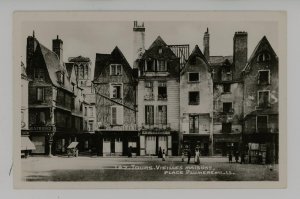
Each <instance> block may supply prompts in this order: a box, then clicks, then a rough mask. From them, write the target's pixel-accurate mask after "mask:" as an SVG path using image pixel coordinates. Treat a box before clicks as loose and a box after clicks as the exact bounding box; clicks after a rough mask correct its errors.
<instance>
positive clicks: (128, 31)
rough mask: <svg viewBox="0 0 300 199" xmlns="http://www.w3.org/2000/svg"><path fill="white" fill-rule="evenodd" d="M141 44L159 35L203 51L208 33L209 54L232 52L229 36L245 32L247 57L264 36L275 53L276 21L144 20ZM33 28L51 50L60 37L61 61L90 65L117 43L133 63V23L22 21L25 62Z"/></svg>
mask: <svg viewBox="0 0 300 199" xmlns="http://www.w3.org/2000/svg"><path fill="white" fill-rule="evenodd" d="M144 24H145V28H146V31H145V47H146V49H147V48H148V47H149V46H150V45H151V43H152V42H153V41H154V40H155V39H156V38H157V36H159V35H160V36H161V37H162V39H163V40H164V41H165V42H166V43H167V44H168V45H174V44H189V45H190V52H192V50H193V48H194V47H195V45H198V46H199V47H200V49H201V50H202V51H203V35H204V32H205V31H206V28H209V33H210V55H211V56H213V55H222V56H227V55H232V54H233V36H234V33H235V32H236V31H246V32H248V58H249V57H250V56H251V54H252V52H253V49H254V48H255V46H256V45H257V43H258V42H259V40H260V39H261V38H262V37H263V36H264V35H265V36H266V37H267V39H268V40H269V42H270V43H271V45H272V47H273V49H274V50H275V52H277V50H278V31H277V28H278V24H277V23H276V22H270V21H268V22H257V21H253V22H249V21H248V22H242V21H241V22H233V21H214V22H209V21H207V22H203V21H201V22H197V21H192V22H191V21H186V22H184V21H182V22H176V21H174V22H169V21H168V22H163V21H161V22H151V21H145V22H144ZM33 30H34V31H35V37H36V38H37V39H38V41H39V42H40V43H42V44H43V45H44V46H46V47H47V48H49V49H50V50H51V49H52V39H55V38H56V36H57V35H59V38H60V39H62V40H63V60H64V61H65V62H67V60H68V58H69V57H76V56H79V55H81V56H85V57H89V58H90V59H91V62H92V70H93V68H94V63H95V57H96V53H105V54H108V53H110V52H111V51H112V50H113V49H114V47H115V46H118V47H119V48H120V49H121V51H122V52H123V54H124V55H125V57H126V59H127V60H128V62H129V63H130V64H132V63H133V22H131V21H120V22H110V21H101V22H64V21H59V22H57V21H53V22H36V21H34V22H24V23H23V24H22V57H21V58H20V59H21V60H22V61H23V62H24V63H26V38H27V37H28V36H30V35H32V32H33Z"/></svg>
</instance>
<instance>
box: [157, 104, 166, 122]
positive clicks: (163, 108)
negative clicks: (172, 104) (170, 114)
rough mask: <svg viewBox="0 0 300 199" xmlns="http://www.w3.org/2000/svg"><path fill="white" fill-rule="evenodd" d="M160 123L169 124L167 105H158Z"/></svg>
mask: <svg viewBox="0 0 300 199" xmlns="http://www.w3.org/2000/svg"><path fill="white" fill-rule="evenodd" d="M157 121H158V124H167V106H166V105H163V106H157Z"/></svg>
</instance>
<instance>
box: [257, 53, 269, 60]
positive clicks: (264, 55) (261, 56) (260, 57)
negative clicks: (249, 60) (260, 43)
mask: <svg viewBox="0 0 300 199" xmlns="http://www.w3.org/2000/svg"><path fill="white" fill-rule="evenodd" d="M270 60H271V55H270V54H269V53H261V54H259V55H258V56H257V61H258V62H265V61H270Z"/></svg>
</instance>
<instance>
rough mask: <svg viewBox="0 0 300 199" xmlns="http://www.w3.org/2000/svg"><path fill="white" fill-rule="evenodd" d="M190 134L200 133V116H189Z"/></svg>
mask: <svg viewBox="0 0 300 199" xmlns="http://www.w3.org/2000/svg"><path fill="white" fill-rule="evenodd" d="M189 123H190V124H189V126H190V133H199V115H190V116H189Z"/></svg>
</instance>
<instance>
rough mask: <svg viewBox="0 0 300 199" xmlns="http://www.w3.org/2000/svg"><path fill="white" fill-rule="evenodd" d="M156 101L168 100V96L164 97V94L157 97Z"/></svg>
mask: <svg viewBox="0 0 300 199" xmlns="http://www.w3.org/2000/svg"><path fill="white" fill-rule="evenodd" d="M157 100H168V95H166V94H163V95H158V96H157Z"/></svg>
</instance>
